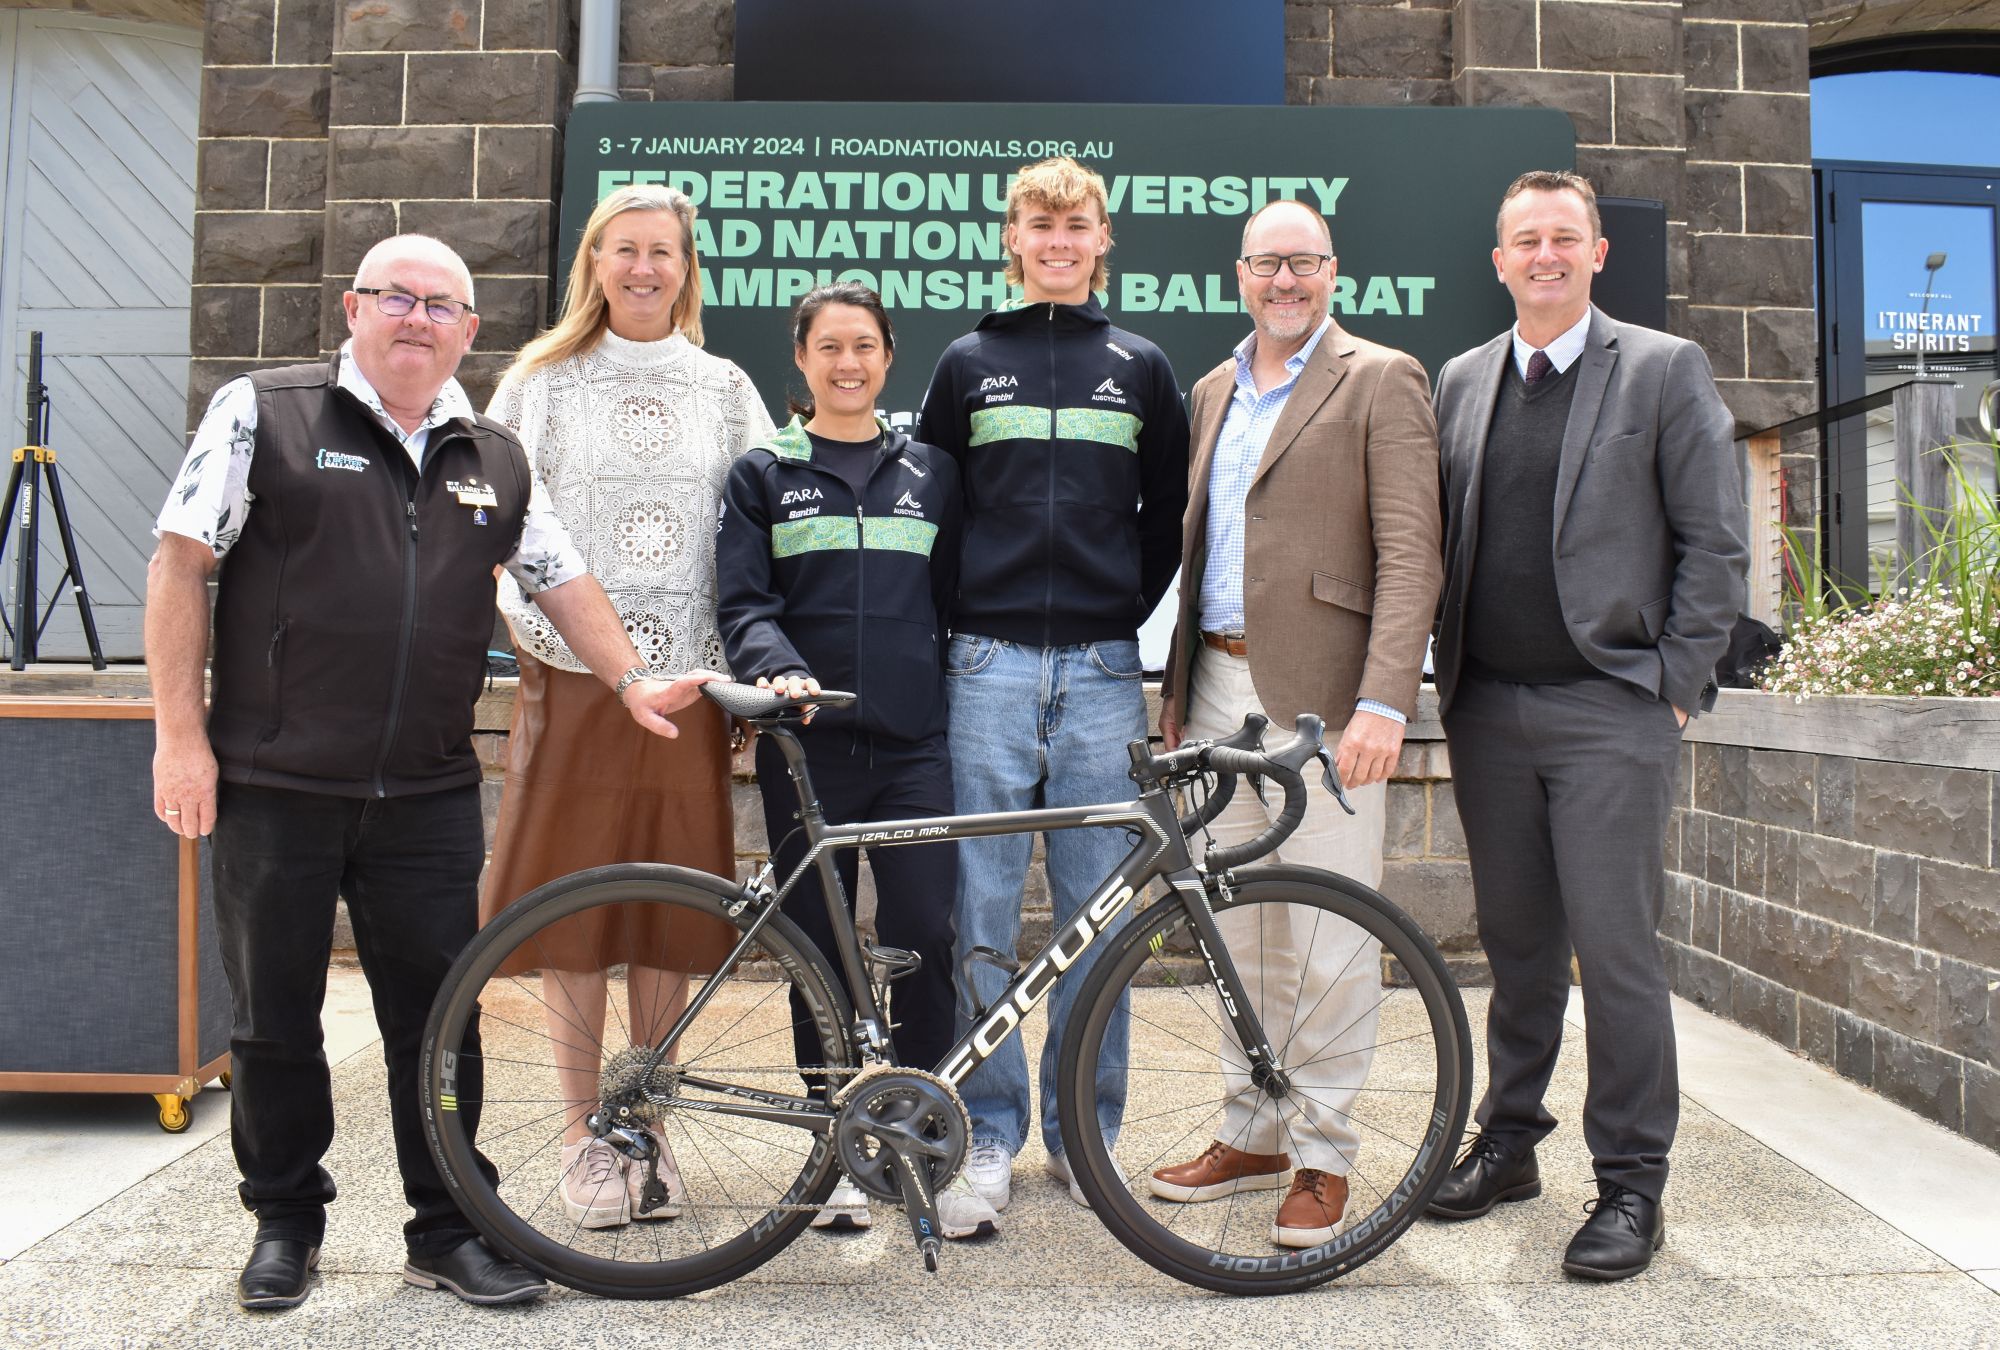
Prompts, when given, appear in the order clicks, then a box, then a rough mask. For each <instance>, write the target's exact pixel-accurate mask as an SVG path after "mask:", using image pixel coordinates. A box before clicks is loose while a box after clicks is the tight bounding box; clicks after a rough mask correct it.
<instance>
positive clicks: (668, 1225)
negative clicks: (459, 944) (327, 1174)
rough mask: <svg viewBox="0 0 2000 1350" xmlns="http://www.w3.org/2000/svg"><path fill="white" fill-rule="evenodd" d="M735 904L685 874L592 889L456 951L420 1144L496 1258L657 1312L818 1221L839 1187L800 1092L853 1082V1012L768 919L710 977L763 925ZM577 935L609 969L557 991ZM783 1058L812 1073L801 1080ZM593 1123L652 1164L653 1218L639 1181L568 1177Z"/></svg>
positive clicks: (820, 1121)
mask: <svg viewBox="0 0 2000 1350" xmlns="http://www.w3.org/2000/svg"><path fill="white" fill-rule="evenodd" d="M741 900H742V895H741V893H740V892H737V891H735V890H733V889H731V888H729V886H728V885H727V883H725V882H721V881H718V880H716V879H715V878H713V877H706V876H704V875H703V874H700V873H694V872H689V871H686V870H684V869H680V868H675V867H667V866H661V865H655V864H627V865H623V866H616V867H600V868H593V869H591V870H589V871H585V872H578V873H575V874H573V875H571V876H567V877H563V878H561V879H559V880H557V881H553V882H550V883H549V884H548V885H546V886H543V887H541V888H539V889H538V890H536V891H533V892H531V893H530V894H529V895H527V896H525V897H523V898H522V899H521V900H520V901H518V902H516V903H515V904H514V905H512V906H510V907H509V908H508V909H507V910H506V911H505V912H503V913H502V914H500V915H499V916H498V917H497V918H496V919H494V921H493V922H492V923H490V924H488V925H487V926H486V927H485V928H484V929H482V930H481V931H480V933H479V934H478V936H477V937H476V938H474V940H473V941H472V942H471V943H470V944H469V945H468V946H467V948H466V950H465V952H464V954H463V955H461V956H460V958H459V960H458V963H457V964H456V965H455V966H454V967H453V969H452V971H451V973H450V975H449V976H447V977H446V981H445V984H444V987H443V989H442V990H441V991H440V993H439V996H438V1002H437V1004H436V1006H435V1007H434V1008H433V1009H432V1011H431V1020H430V1026H429V1028H428V1034H427V1036H426V1039H425V1048H424V1069H423V1089H424V1105H425V1122H426V1126H427V1128H428V1130H429V1132H430V1137H431V1147H432V1151H433V1153H435V1154H436V1156H437V1158H438V1160H439V1163H440V1164H441V1166H442V1169H443V1173H444V1178H445V1183H446V1185H447V1186H448V1187H450V1189H451V1191H452V1193H453V1195H454V1197H455V1198H456V1199H457V1200H458V1203H459V1205H460V1207H461V1208H462V1209H463V1210H464V1211H465V1213H466V1214H467V1216H468V1217H469V1218H470V1219H471V1220H472V1222H473V1223H474V1224H475V1225H476V1226H477V1227H478V1228H479V1230H480V1232H481V1233H482V1234H484V1235H485V1236H486V1238H487V1239H488V1241H490V1242H491V1243H492V1244H493V1245H494V1246H495V1248H497V1249H498V1250H500V1251H503V1252H505V1253H506V1254H507V1255H509V1256H511V1257H513V1258H514V1259H515V1260H517V1261H519V1262H520V1263H521V1264H523V1265H525V1266H527V1267H529V1268H530V1269H532V1270H535V1271H537V1272H539V1273H541V1274H543V1275H545V1276H547V1277H548V1278H550V1279H554V1280H558V1281H560V1282H562V1283H564V1284H567V1285H571V1286H573V1287H575V1288H578V1289H583V1290H586V1291H588V1292H591V1293H595V1294H603V1295H606V1296H610V1297H618V1298H660V1297H669V1296H675V1295H681V1294H690V1293H694V1292H696V1291H697V1290H701V1289H707V1288H710V1287H711V1286H714V1285H717V1284H721V1283H724V1282H726V1281H728V1280H733V1279H736V1278H738V1277H739V1276H741V1275H743V1274H745V1273H746V1272H748V1271H750V1270H752V1269H754V1268H755V1267H757V1266H759V1265H761V1264H762V1263H764V1262H765V1261H768V1260H769V1259H770V1258H771V1257H773V1256H775V1255H776V1254H777V1253H778V1252H779V1251H780V1250H782V1249H783V1248H784V1246H785V1245H786V1244H787V1243H789V1242H790V1241H791V1240H792V1239H793V1238H794V1237H796V1236H797V1235H798V1233H799V1232H800V1231H801V1230H802V1229H803V1228H804V1227H805V1226H806V1224H807V1223H808V1221H809V1220H810V1219H811V1218H812V1216H813V1215H814V1214H815V1213H817V1212H818V1209H819V1206H820V1204H821V1202H823V1201H824V1200H825V1199H826V1197H827V1194H828V1193H829V1192H830V1191H831V1190H832V1189H833V1186H834V1183H835V1181H836V1180H837V1179H838V1171H837V1167H836V1163H835V1158H834V1148H833V1138H832V1134H831V1131H830V1116H829V1115H828V1113H826V1112H825V1111H824V1110H822V1109H821V1108H820V1107H819V1105H818V1102H817V1101H815V1100H813V1099H811V1098H810V1097H809V1096H808V1085H810V1086H811V1087H813V1088H817V1087H819V1086H820V1085H821V1084H825V1085H826V1087H827V1089H828V1090H831V1089H833V1088H837V1087H838V1085H839V1084H840V1083H841V1082H843V1081H845V1079H846V1077H848V1076H849V1075H851V1074H852V1073H853V1072H854V1064H853V1056H852V1054H851V1053H850V1051H849V1049H848V1026H849V1020H850V1019H849V1014H848V1010H847V1003H846V999H845V997H844V995H843V994H842V992H841V987H840V983H839V981H838V980H837V979H836V978H835V976H834V974H833V971H832V969H831V967H830V966H829V965H828V964H827V962H826V960H825V958H824V957H822V956H821V955H820V953H819V951H818V950H817V949H816V948H815V947H814V946H813V945H812V943H811V942H809V941H808V940H807V939H806V938H805V937H804V936H803V935H802V934H801V933H800V932H799V930H798V929H797V928H796V927H794V926H793V924H792V923H791V921H790V920H788V919H787V918H785V917H784V915H782V914H776V915H772V916H771V918H770V919H769V920H768V921H767V922H766V923H765V925H764V927H763V928H762V929H761V930H759V932H758V934H757V939H756V942H755V944H754V945H753V946H752V947H751V948H750V949H749V950H748V951H747V952H746V953H745V954H744V956H743V958H742V959H741V960H739V961H738V962H737V964H736V965H735V966H733V967H731V968H729V969H726V970H722V971H720V972H718V973H713V974H709V973H705V972H706V971H707V970H708V969H712V968H713V967H714V965H715V964H716V963H717V962H718V960H719V959H720V955H721V954H722V953H726V952H728V951H729V950H730V949H731V948H733V946H734V945H735V943H736V942H737V940H738V939H739V938H740V937H741V935H742V932H743V931H744V930H746V929H747V928H748V927H749V926H750V924H751V923H752V922H753V921H754V920H755V919H756V918H757V916H758V915H759V914H760V913H761V912H762V911H761V909H760V908H759V907H757V906H754V905H753V906H748V907H746V906H744V905H742V904H741V903H740V901H741ZM731 908H735V909H736V910H738V911H739V913H738V914H736V915H735V916H733V917H732V916H731V914H730V913H729V911H730V909H731ZM579 934H594V935H595V937H594V938H593V939H592V942H593V944H594V948H595V950H597V951H599V952H603V951H606V950H611V951H613V954H614V955H615V956H616V957H617V958H618V959H617V960H616V963H615V964H610V965H609V968H608V969H606V968H604V967H603V966H602V965H600V967H599V968H598V969H597V970H588V969H584V970H566V968H567V967H572V966H586V967H587V966H588V965H590V964H591V962H589V961H585V960H579V959H578V956H577V953H578V951H579ZM606 934H609V935H610V936H609V937H608V938H607V937H606V936H605V935H606ZM711 986H713V990H712V997H711V998H710V999H709V1001H708V1002H707V1003H705V1004H704V1005H703V1006H702V1008H701V1009H700V1011H699V1013H698V1014H697V1015H696V1017H695V1018H694V1019H693V1020H692V1022H690V1023H689V1025H688V1026H687V1027H686V1028H685V1029H684V1030H683V1031H682V1033H681V1035H680V1037H679V1038H678V1040H677V1041H676V1043H675V1044H674V1045H673V1046H671V1047H669V1052H668V1054H667V1055H666V1057H665V1059H664V1061H663V1062H662V1063H660V1064H659V1065H657V1066H655V1065H652V1064H651V1060H652V1059H653V1058H654V1057H653V1055H652V1054H651V1053H650V1051H651V1049H652V1047H653V1046H654V1045H656V1044H657V1042H658V1040H659V1039H660V1038H662V1037H664V1036H665V1035H666V1033H667V1032H668V1031H669V1030H670V1029H671V1028H672V1026H673V1023H674V1020H675V1018H676V1017H677V1016H678V1015H679V1013H680V1011H681V1010H682V1009H683V1008H685V1007H686V1006H687V1005H688V1004H689V1002H691V1001H692V1000H694V999H696V998H698V997H700V996H701V995H702V994H704V993H705V992H710V987H711ZM599 990H602V992H601V993H600V992H598V991H599ZM795 1038H796V1039H797V1040H799V1041H802V1042H803V1048H805V1049H806V1051H807V1052H808V1054H809V1055H810V1056H812V1057H814V1058H817V1059H818V1060H820V1061H821V1062H822V1064H823V1065H825V1066H828V1067H827V1069H826V1071H824V1072H814V1073H809V1074H807V1075H804V1076H802V1075H801V1072H800V1070H799V1068H798V1060H797V1058H796V1057H795ZM600 1111H602V1112H604V1113H605V1114H606V1115H607V1116H608V1117H609V1118H613V1119H615V1120H617V1121H619V1122H620V1123H622V1124H624V1125H625V1126H627V1127H628V1129H629V1130H631V1131H632V1132H633V1133H632V1135H628V1136H626V1137H627V1138H628V1139H633V1138H634V1136H636V1135H637V1134H638V1133H641V1132H645V1133H650V1134H651V1136H652V1137H653V1138H654V1139H655V1140H657V1141H658V1144H659V1145H662V1146H664V1150H665V1154H664V1155H663V1156H666V1157H670V1158H671V1160H672V1162H671V1166H669V1165H667V1164H664V1163H663V1164H662V1165H660V1166H659V1167H658V1169H657V1174H658V1177H659V1180H660V1181H661V1183H662V1186H663V1188H664V1190H665V1192H666V1195H665V1197H664V1198H665V1199H666V1201H667V1202H668V1203H666V1204H665V1205H658V1204H657V1203H653V1204H649V1203H647V1202H648V1201H649V1200H650V1201H654V1202H657V1200H658V1199H660V1198H661V1197H660V1196H659V1195H658V1193H655V1194H654V1195H653V1196H645V1195H642V1194H640V1193H639V1192H640V1190H641V1187H642V1186H643V1184H644V1182H645V1181H646V1179H647V1169H646V1167H645V1165H644V1163H643V1162H641V1161H635V1160H632V1159H630V1158H629V1157H625V1156H622V1155H617V1154H615V1153H614V1154H612V1155H603V1154H599V1155H598V1156H596V1157H594V1158H593V1157H591V1156H588V1155H586V1154H580V1153H578V1152H577V1151H576V1150H575V1149H574V1148H573V1147H572V1149H571V1150H570V1151H569V1154H568V1156H566V1151H565V1139H566V1137H567V1138H568V1139H570V1140H572V1141H573V1140H575V1139H576V1138H577V1137H578V1136H579V1135H580V1134H582V1133H584V1132H583V1131H582V1130H581V1128H580V1127H579V1126H580V1122H582V1121H583V1120H584V1119H585V1118H586V1117H588V1116H590V1115H591V1114H592V1113H594V1112H600ZM621 1113H622V1114H621ZM475 1137H476V1139H477V1147H475V1142H474V1141H475ZM597 1147H598V1148H599V1149H602V1148H603V1147H604V1146H603V1145H598V1146H597ZM480 1150H484V1154H485V1156H484V1157H482V1156H481V1154H480ZM489 1159H490V1162H489V1161H488V1160H489ZM676 1172H677V1174H678V1175H677V1177H675V1176H674V1175H672V1174H673V1173H676ZM627 1174H631V1175H632V1176H633V1177H634V1178H635V1180H633V1181H632V1182H631V1183H630V1184H631V1192H630V1194H629V1195H628V1193H627V1190H626V1186H627V1182H626V1176H627ZM676 1183H678V1184H676ZM639 1211H651V1212H650V1213H641V1212H639Z"/></svg>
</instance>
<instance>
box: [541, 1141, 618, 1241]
mask: <svg viewBox="0 0 2000 1350" xmlns="http://www.w3.org/2000/svg"><path fill="white" fill-rule="evenodd" d="M558 1189H560V1190H561V1191H562V1202H563V1212H564V1213H566V1214H568V1215H569V1217H570V1220H571V1221H572V1222H574V1223H579V1224H582V1225H583V1226H584V1227H585V1228H616V1227H617V1226H618V1225H619V1224H621V1223H624V1222H625V1221H626V1219H628V1218H630V1217H631V1209H630V1207H629V1205H628V1203H627V1201H626V1199H625V1160H624V1159H623V1158H621V1157H619V1156H618V1150H617V1149H615V1148H613V1147H611V1145H609V1144H607V1143H605V1142H604V1141H603V1140H602V1139H585V1140H582V1141H581V1142H579V1143H575V1144H564V1145H563V1151H562V1185H561V1186H560V1187H559V1188H558Z"/></svg>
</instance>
